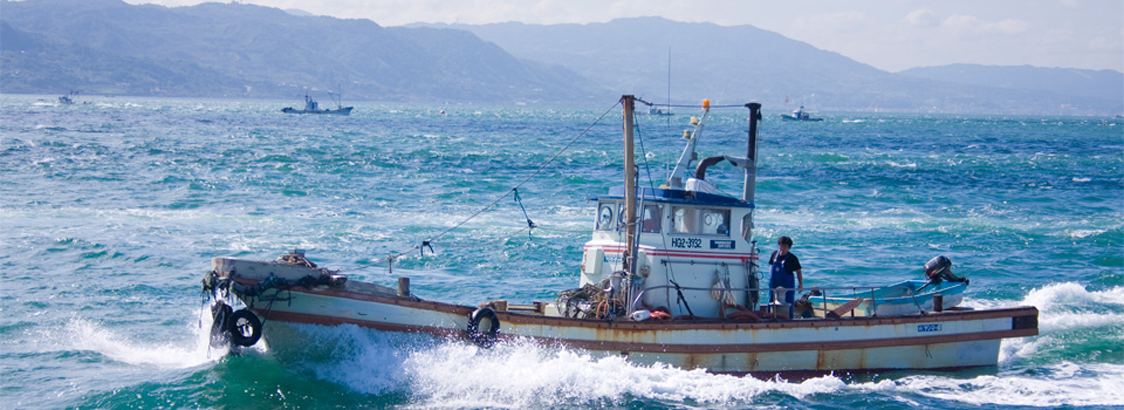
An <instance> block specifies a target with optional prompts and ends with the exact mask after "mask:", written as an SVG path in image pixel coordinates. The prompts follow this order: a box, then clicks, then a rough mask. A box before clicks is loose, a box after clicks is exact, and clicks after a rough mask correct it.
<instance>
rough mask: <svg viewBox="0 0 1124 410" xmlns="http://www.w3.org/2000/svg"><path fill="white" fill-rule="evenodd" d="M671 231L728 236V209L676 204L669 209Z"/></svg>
mask: <svg viewBox="0 0 1124 410" xmlns="http://www.w3.org/2000/svg"><path fill="white" fill-rule="evenodd" d="M671 213H672V216H671V224H672V228H671V229H672V232H675V233H689V234H698V235H722V236H730V210H729V209H714V208H698V207H691V206H676V207H672V209H671Z"/></svg>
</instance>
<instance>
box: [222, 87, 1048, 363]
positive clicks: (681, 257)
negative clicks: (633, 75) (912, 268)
mask: <svg viewBox="0 0 1124 410" xmlns="http://www.w3.org/2000/svg"><path fill="white" fill-rule="evenodd" d="M620 102H621V105H622V107H623V114H624V115H623V123H624V124H623V131H624V132H623V134H624V152H625V154H624V159H623V167H622V168H623V174H624V178H623V185H622V186H617V187H614V188H610V189H609V190H608V192H607V193H604V194H602V195H599V196H596V197H594V198H592V200H593V201H595V202H596V205H595V206H596V207H595V210H596V211H595V218H594V221H593V226H592V228H593V229H592V236H591V239H590V240H589V241H588V242H586V243H585V246H584V251H583V256H582V259H581V260H580V261H575V270H576V271H577V272H576V275H575V285H576V287H575V288H572V289H565V290H560V291H559V292H558V296H557V297H556V298H555V299H554V300H545V301H508V300H503V299H492V300H485V301H481V302H480V303H479V304H476V305H464V304H456V303H448V302H443V301H440V300H439V299H440V296H441V295H431V294H422V293H417V294H415V293H414V292H413V291H412V290H411V289H410V286H409V284H410V280H409V278H408V277H399V278H398V282H397V284H396V286H395V284H393V283H391V284H376V283H371V282H365V281H359V280H354V279H352V278H349V277H347V276H346V275H342V274H340V272H339V271H336V270H331V269H326V268H322V267H319V266H317V265H316V264H315V263H313V262H312V261H310V260H309V259H308V257H307V256H306V255H305V254H304V253H303V252H300V251H294V252H292V253H289V254H286V255H283V256H282V257H281V258H280V259H278V260H275V261H260V260H247V259H236V258H226V257H219V258H214V259H213V260H212V270H211V271H210V272H208V273H206V274H205V275H204V278H203V289H204V291H205V292H207V293H208V294H209V295H210V297H211V298H212V300H213V301H212V304H211V312H212V317H213V319H214V321H213V323H214V324H213V326H212V334H211V336H212V343H214V344H216V345H222V344H233V345H235V346H249V345H253V344H255V343H259V341H260V340H263V339H264V342H265V343H266V344H267V345H268V346H269V347H270V348H271V349H272V348H274V347H279V346H284V345H289V346H292V345H298V346H299V345H300V344H302V343H308V341H304V340H301V337H299V336H298V335H299V334H301V332H300V331H295V330H299V328H300V327H301V326H308V325H320V326H337V325H345V324H350V325H357V326H360V327H365V328H370V329H375V330H378V331H387V332H409V333H420V334H428V335H433V336H437V337H443V338H449V339H455V340H462V341H464V342H465V343H475V344H477V345H479V346H480V347H482V348H488V347H491V346H493V345H494V344H496V343H505V342H509V341H515V340H520V341H530V342H534V343H538V344H541V345H543V346H549V347H560V348H567V349H581V350H584V351H587V352H590V353H591V354H593V355H602V356H621V357H624V358H626V359H627V360H629V361H630V362H633V363H637V364H655V363H662V364H666V365H669V366H675V367H679V368H684V369H705V370H707V371H710V372H714V373H728V374H737V375H746V374H750V375H755V376H760V377H773V376H775V375H778V374H780V375H786V376H788V375H792V376H795V377H800V376H803V375H815V374H826V373H830V372H878V371H884V370H893V369H916V370H926V371H928V370H952V369H961V368H968V367H978V366H994V365H996V364H997V360H998V355H999V346H1000V341H1001V340H1002V339H1003V338H1013V337H1025V336H1033V335H1036V334H1037V333H1038V310H1037V309H1036V308H1034V307H1030V306H1025V307H1009V308H997V309H980V310H973V309H956V310H937V309H930V310H925V309H920V310H917V311H913V312H909V313H908V314H902V315H895V316H882V315H878V316H859V315H850V314H849V313H850V311H849V310H848V309H850V310H853V309H855V308H856V307H857V306H858V305H859V304H860V303H861V301H857V302H856V301H855V300H852V301H849V302H848V303H845V304H844V305H843V306H840V307H838V308H836V309H834V310H833V311H832V312H830V313H831V314H830V315H825V316H824V317H812V318H800V317H795V318H793V317H789V316H790V315H789V309H788V306H787V305H784V304H783V303H761V301H762V297H761V296H762V295H767V293H766V292H769V291H770V290H769V289H762V286H761V285H760V284H759V281H760V273H759V272H758V266H757V265H758V259H759V254H758V249H757V246H756V240H755V238H754V236H753V230H754V221H753V211H754V209H755V205H754V202H753V199H754V193H755V187H756V173H757V161H758V158H759V157H758V153H757V145H758V144H757V128H758V121H759V120H760V118H761V111H760V109H761V105H760V104H756V103H751V104H746V105H745V107H746V108H748V109H749V115H748V119H749V120H748V135H747V140H748V141H747V145H746V147H747V148H746V151H744V152H743V153H741V154H742V155H744V156H742V155H738V154H731V155H716V156H711V157H707V158H704V159H702V160H697V154H696V152H697V151H696V147H697V145H698V143H699V141H700V140H701V138H702V135H703V130H704V125H705V124H706V119H707V118H708V116H709V113H710V105H709V102H704V103H703V105H702V113H701V115H700V117H699V118H698V119H697V120H695V121H692V124H693V125H694V128H693V129H692V130H688V131H687V132H686V135H685V136H684V138H685V139H686V140H687V141H686V145H685V147H684V148H683V151H682V153H681V155H680V156H679V159H678V161H677V162H676V164H675V168H674V170H673V171H672V172H671V173H670V174H669V177H668V178H667V180H666V181H664V183H663V184H662V185H660V186H659V187H658V188H657V187H647V188H641V187H639V186H638V184H637V178H636V168H635V162H634V158H635V154H634V152H633V145H634V144H633V131H634V127H635V124H634V121H633V116H634V115H635V112H634V106H635V102H636V99H635V98H634V97H632V96H624V97H622V99H621V101H620ZM739 107H740V106H739ZM692 165H693V166H692ZM723 165H724V166H723ZM719 166H723V167H722V168H726V169H732V170H733V172H736V173H738V174H741V175H738V176H741V177H744V183H743V186H742V192H741V196H740V197H737V196H733V195H729V194H726V193H724V192H723V191H721V190H720V189H719V187H718V186H717V185H716V184H715V182H713V179H708V178H707V176H708V175H711V174H713V172H715V170H716V169H719V168H718V167H719ZM708 173H710V174H708ZM735 175H736V174H735ZM423 245H424V243H423ZM847 289H853V288H851V287H848V288H847ZM779 290H782V291H783V290H784V289H779ZM824 290H826V291H829V292H833V294H835V293H838V294H842V289H828V288H824ZM765 300H768V299H767V298H765ZM235 307H239V309H237V310H235ZM263 322H264V323H266V325H265V326H263V325H262V323H263ZM278 350H279V351H290V350H288V349H278Z"/></svg>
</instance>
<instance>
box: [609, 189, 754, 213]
mask: <svg viewBox="0 0 1124 410" xmlns="http://www.w3.org/2000/svg"><path fill="white" fill-rule="evenodd" d="M640 198H642V199H643V200H644V201H645V202H661V203H669V204H683V205H699V206H723V207H731V208H750V209H753V208H754V206H753V202H752V201H751V202H742V200H741V199H738V198H734V197H729V196H726V195H716V194H708V193H706V192H693V191H692V192H688V191H684V190H682V189H659V188H641V189H640ZM589 199H590V200H592V201H600V200H602V199H619V200H623V199H624V187H623V186H615V187H612V188H609V194H608V195H598V196H593V197H590V198H589Z"/></svg>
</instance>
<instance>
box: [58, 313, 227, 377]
mask: <svg viewBox="0 0 1124 410" xmlns="http://www.w3.org/2000/svg"><path fill="white" fill-rule="evenodd" d="M202 317H203V318H204V321H205V322H206V323H203V326H202V327H199V326H189V327H190V328H191V329H190V333H189V334H190V335H191V336H190V338H189V339H181V340H163V341H152V340H143V338H142V337H139V336H137V335H133V334H128V333H125V332H121V331H116V330H113V329H110V328H108V327H106V326H104V325H101V324H99V323H97V322H95V321H92V320H88V319H82V318H77V317H76V318H72V319H71V320H70V321H69V322H68V323H67V324H66V326H65V327H64V331H63V332H62V334H63V337H62V338H61V339H60V340H59V341H58V344H59V346H58V348H60V349H63V350H74V351H89V352H94V353H97V354H100V355H101V356H103V357H105V358H106V359H109V360H112V361H115V362H120V363H125V364H129V365H134V366H151V367H157V368H165V369H186V368H191V367H195V366H199V365H202V364H205V363H208V362H215V361H218V360H219V359H221V358H222V357H223V356H224V355H225V354H226V353H227V352H226V351H216V350H213V349H211V348H210V344H209V340H210V333H209V330H210V315H209V314H208V315H202Z"/></svg>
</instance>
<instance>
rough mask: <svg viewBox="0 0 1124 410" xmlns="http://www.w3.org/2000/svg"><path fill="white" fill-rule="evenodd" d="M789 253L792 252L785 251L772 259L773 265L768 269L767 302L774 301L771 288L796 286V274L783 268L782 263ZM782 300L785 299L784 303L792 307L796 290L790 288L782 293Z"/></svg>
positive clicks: (786, 259)
mask: <svg viewBox="0 0 1124 410" xmlns="http://www.w3.org/2000/svg"><path fill="white" fill-rule="evenodd" d="M789 255H792V252H789V253H786V254H784V256H781V257H775V258H774V260H773V266H772V268H771V270H770V276H769V289H770V292H769V302H774V301H775V300H774V298H775V296H774V295H773V292H772V291H771V289H774V288H776V287H782V288H795V287H796V275H795V274H793V273H789V271H788V270H787V269H785V268H784V263H785V262H786V261H788V257H789ZM784 301H785V303H788V306H789V308H790V309H791V308H792V307H793V306H792V303H793V302H795V301H796V291H792V290H790V291H787V292H785V293H784Z"/></svg>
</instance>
